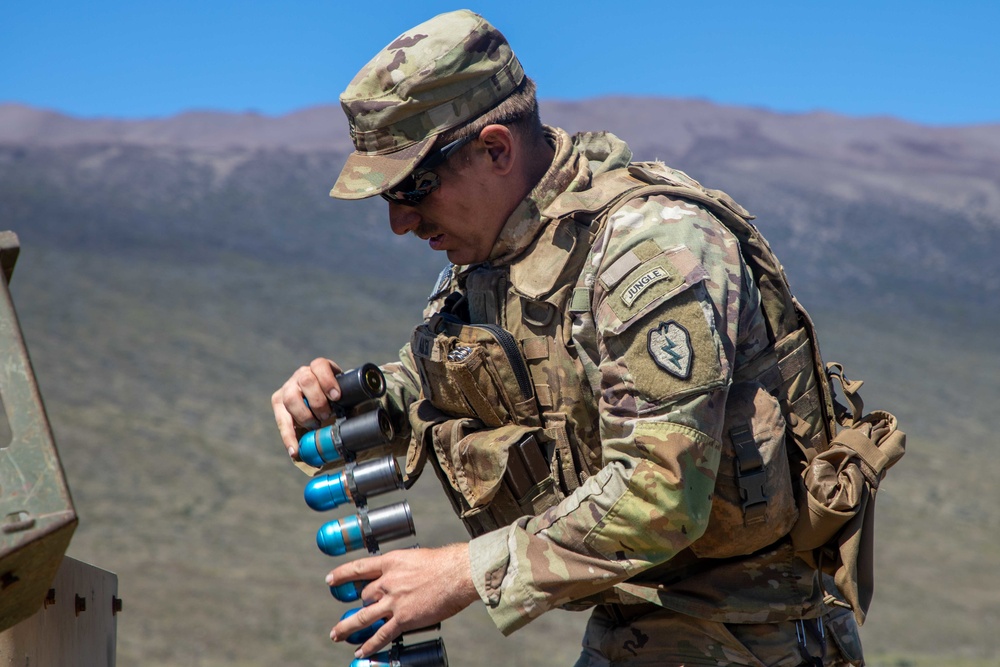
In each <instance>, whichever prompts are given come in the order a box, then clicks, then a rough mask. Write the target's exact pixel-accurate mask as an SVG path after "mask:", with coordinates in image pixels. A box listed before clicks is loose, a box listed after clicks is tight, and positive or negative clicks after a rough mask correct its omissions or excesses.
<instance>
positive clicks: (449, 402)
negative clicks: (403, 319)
mask: <svg viewBox="0 0 1000 667" xmlns="http://www.w3.org/2000/svg"><path fill="white" fill-rule="evenodd" d="M410 348H411V350H412V351H413V356H414V360H415V361H416V363H417V366H418V368H419V369H420V373H421V375H422V379H423V388H424V393H425V396H426V397H427V399H428V400H430V401H431V403H433V404H434V406H435V407H436V408H438V409H439V410H441V411H443V412H445V413H447V414H449V415H452V416H453V417H468V418H473V419H478V420H479V421H481V422H482V423H483V425H484V426H486V427H497V426H502V425H503V424H509V423H510V422H516V423H520V424H525V425H530V426H537V425H539V418H538V408H537V406H536V404H535V398H534V390H533V386H532V384H531V380H530V375H529V374H528V367H527V364H526V363H525V361H524V356H523V353H522V352H521V349H520V346H519V344H518V343H517V341H516V340H515V339H514V337H513V335H512V334H510V332H508V331H506V330H504V329H502V328H500V327H499V326H496V325H467V324H460V323H456V322H449V321H447V320H446V319H444V318H443V317H442V316H440V315H435V316H434V317H433V318H431V320H430V322H429V323H428V324H426V325H421V326H419V327H417V329H416V330H415V331H414V335H413V340H412V341H411V345H410Z"/></svg>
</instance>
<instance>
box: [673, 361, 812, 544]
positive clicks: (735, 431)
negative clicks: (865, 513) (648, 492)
mask: <svg viewBox="0 0 1000 667" xmlns="http://www.w3.org/2000/svg"><path fill="white" fill-rule="evenodd" d="M797 512H798V510H797V506H796V502H795V495H794V492H793V490H792V479H791V473H790V471H789V466H788V454H787V452H786V448H785V419H784V417H783V416H782V414H781V406H780V405H779V403H778V401H777V399H776V398H775V397H774V396H772V395H771V394H770V393H768V391H767V390H766V389H765V388H764V387H763V386H762V385H761V384H760V383H758V382H756V381H747V382H739V383H736V384H734V385H733V386H732V387H731V388H730V390H729V398H728V399H727V408H726V421H725V425H724V427H723V440H722V457H721V459H720V461H719V471H718V475H717V478H716V482H715V491H714V494H713V497H712V511H711V515H710V518H709V522H708V528H706V529H705V533H704V534H703V535H702V536H701V537H700V538H699V539H698V540H696V541H695V542H694V544H692V545H691V550H692V551H693V552H694V553H695V554H696V555H697V556H698V557H700V558H730V557H733V556H741V555H746V554H751V553H754V552H755V551H758V550H759V549H762V548H764V547H766V546H768V545H769V544H773V543H774V542H776V541H778V540H779V539H780V538H781V537H783V536H784V535H786V534H787V533H788V531H789V530H791V528H792V526H793V525H794V524H795V520H796V517H797Z"/></svg>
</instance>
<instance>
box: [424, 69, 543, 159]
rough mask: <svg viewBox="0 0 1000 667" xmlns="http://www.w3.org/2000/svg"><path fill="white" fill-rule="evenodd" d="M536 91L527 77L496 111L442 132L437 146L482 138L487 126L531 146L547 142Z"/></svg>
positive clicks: (496, 107) (533, 83)
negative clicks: (504, 129) (505, 130)
mask: <svg viewBox="0 0 1000 667" xmlns="http://www.w3.org/2000/svg"><path fill="white" fill-rule="evenodd" d="M535 90H536V88H535V82H534V81H532V80H531V79H530V78H528V77H527V76H525V77H524V80H523V81H522V82H521V83H520V84H519V85H518V87H517V88H515V89H514V92H512V93H511V94H510V95H508V96H507V97H505V98H504V99H503V100H501V102H500V103H499V104H497V105H496V106H495V107H493V108H492V109H490V110H489V111H487V112H486V113H484V114H482V115H481V116H478V117H476V118H473V119H472V120H470V121H469V122H467V123H466V124H465V125H459V126H458V127H453V128H452V129H450V130H447V131H445V132H442V133H441V135H440V136H439V137H438V140H437V145H438V146H443V145H445V144H447V143H450V142H452V141H455V140H456V139H464V138H465V137H469V136H478V135H479V133H480V132H482V131H483V128H485V127H486V126H487V125H504V126H506V127H508V128H510V129H511V130H512V131H513V132H514V133H515V134H518V135H520V136H521V138H523V139H526V140H528V141H529V142H534V141H538V140H541V139H543V137H544V133H543V131H542V120H541V117H540V116H539V113H538V98H537V97H536V96H535Z"/></svg>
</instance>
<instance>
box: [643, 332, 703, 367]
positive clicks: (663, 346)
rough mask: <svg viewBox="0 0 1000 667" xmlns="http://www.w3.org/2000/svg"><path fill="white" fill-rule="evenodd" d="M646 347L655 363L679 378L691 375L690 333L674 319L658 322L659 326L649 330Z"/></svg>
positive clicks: (691, 350) (692, 357)
mask: <svg viewBox="0 0 1000 667" xmlns="http://www.w3.org/2000/svg"><path fill="white" fill-rule="evenodd" d="M646 349H648V350H649V355H650V356H651V357H653V361H655V362H656V365H657V366H659V367H660V368H662V369H663V370H665V371H666V372H668V373H670V374H671V375H673V376H676V377H678V378H680V379H681V380H687V379H688V378H689V377H691V362H692V361H693V359H694V350H693V349H692V348H691V334H689V333H688V330H687V329H685V328H684V327H682V326H681V325H680V324H678V323H677V322H676V321H675V320H670V321H669V322H660V326H659V327H657V328H655V329H650V330H649V335H648V336H647V342H646Z"/></svg>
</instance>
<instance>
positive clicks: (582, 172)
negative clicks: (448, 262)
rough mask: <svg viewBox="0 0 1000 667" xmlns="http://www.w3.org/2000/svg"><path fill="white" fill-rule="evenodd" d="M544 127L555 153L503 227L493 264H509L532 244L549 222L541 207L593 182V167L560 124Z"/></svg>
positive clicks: (490, 261) (498, 238) (494, 247)
mask: <svg viewBox="0 0 1000 667" xmlns="http://www.w3.org/2000/svg"><path fill="white" fill-rule="evenodd" d="M544 131H545V139H546V141H548V142H549V144H550V145H551V146H552V148H553V149H555V156H554V157H553V158H552V164H551V165H550V166H549V169H548V171H546V172H545V175H544V176H542V178H541V180H539V181H538V183H537V184H536V185H535V187H534V188H532V190H531V192H529V193H528V196H527V197H525V198H524V199H523V200H522V201H521V203H520V204H518V206H517V208H516V209H514V212H513V213H511V215H510V217H509V218H507V222H505V223H504V226H503V228H501V230H500V234H499V236H497V240H496V243H495V244H494V245H493V250H492V251H491V252H490V257H489V259H488V260H487V261H488V262H489V263H490V264H492V265H494V266H497V265H501V264H509V263H510V262H511V261H513V260H514V259H515V258H517V256H518V255H520V254H521V253H522V252H524V250H525V248H527V247H528V246H529V245H531V242H532V241H533V240H534V239H535V237H536V236H538V233H539V232H540V231H541V229H542V227H544V226H545V225H546V224H547V223H548V222H549V218H545V217H543V216H542V214H541V211H542V210H543V209H544V208H545V207H546V206H548V205H549V204H551V203H552V201H553V200H554V199H555V198H556V197H558V196H559V195H560V194H562V193H563V192H572V191H575V190H582V189H586V188H587V187H588V186H589V185H590V179H591V172H590V167H589V166H588V165H587V160H586V159H584V157H583V155H582V154H581V153H580V151H579V150H578V149H577V147H576V145H575V144H574V142H573V140H572V139H571V138H570V136H569V135H568V134H567V133H566V132H565V131H563V130H561V129H559V128H557V127H548V126H546V127H545V128H544Z"/></svg>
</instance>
